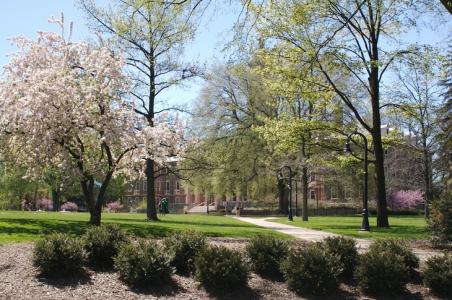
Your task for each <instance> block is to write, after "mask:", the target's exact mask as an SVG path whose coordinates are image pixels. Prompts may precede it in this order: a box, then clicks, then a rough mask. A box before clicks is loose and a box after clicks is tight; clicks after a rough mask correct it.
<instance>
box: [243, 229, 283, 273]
mask: <svg viewBox="0 0 452 300" xmlns="http://www.w3.org/2000/svg"><path fill="white" fill-rule="evenodd" d="M246 252H247V255H248V257H249V259H250V260H251V268H252V270H253V271H255V272H256V273H257V274H259V275H261V276H263V277H269V278H280V277H281V276H282V273H281V270H280V266H281V262H282V261H283V260H284V259H285V258H286V257H287V254H288V252H289V244H288V243H287V241H284V240H281V239H278V238H276V237H272V236H267V235H258V236H256V237H254V238H252V239H251V240H250V242H249V243H248V245H247V246H246Z"/></svg>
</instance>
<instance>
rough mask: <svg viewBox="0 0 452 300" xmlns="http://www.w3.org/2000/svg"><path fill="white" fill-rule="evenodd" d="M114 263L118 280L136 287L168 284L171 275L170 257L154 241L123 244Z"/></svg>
mask: <svg viewBox="0 0 452 300" xmlns="http://www.w3.org/2000/svg"><path fill="white" fill-rule="evenodd" d="M114 262H115V268H116V269H117V270H118V273H119V278H120V279H121V280H122V281H124V282H125V283H127V284H129V285H132V286H137V287H145V286H149V285H153V286H157V285H159V284H165V283H168V282H170V280H171V274H172V273H173V268H172V267H171V256H170V255H169V254H168V253H167V252H166V251H165V249H164V247H163V246H162V245H160V244H158V243H156V242H155V241H146V240H139V241H138V242H133V243H127V244H124V245H123V246H122V247H121V248H120V249H119V252H118V255H117V256H116V257H115V259H114Z"/></svg>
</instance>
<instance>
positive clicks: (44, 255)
mask: <svg viewBox="0 0 452 300" xmlns="http://www.w3.org/2000/svg"><path fill="white" fill-rule="evenodd" d="M85 259H86V254H85V251H84V250H83V243H82V241H81V240H80V239H79V238H74V237H72V236H70V235H67V234H63V233H55V234H51V235H48V236H46V237H44V238H43V239H42V240H39V241H37V242H36V243H35V247H34V249H33V258H32V261H33V265H34V266H35V267H36V268H38V270H39V271H40V272H41V274H43V275H46V276H59V275H72V274H77V273H80V272H82V271H83V265H84V264H85Z"/></svg>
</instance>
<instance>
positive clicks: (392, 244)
mask: <svg viewBox="0 0 452 300" xmlns="http://www.w3.org/2000/svg"><path fill="white" fill-rule="evenodd" d="M369 251H375V252H385V251H389V252H392V253H395V254H397V255H398V256H400V257H402V259H403V262H404V263H405V265H406V267H407V268H408V271H409V272H410V274H411V275H414V273H415V269H417V268H419V258H418V257H417V256H416V255H415V254H414V253H413V250H411V249H410V247H409V246H408V244H407V243H406V242H405V241H402V240H400V239H382V240H376V241H375V242H373V243H372V244H371V245H370V247H369Z"/></svg>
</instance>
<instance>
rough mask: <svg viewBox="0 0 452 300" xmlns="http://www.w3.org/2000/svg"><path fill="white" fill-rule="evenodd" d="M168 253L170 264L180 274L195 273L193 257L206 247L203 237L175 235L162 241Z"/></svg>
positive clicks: (186, 234)
mask: <svg viewBox="0 0 452 300" xmlns="http://www.w3.org/2000/svg"><path fill="white" fill-rule="evenodd" d="M163 244H164V245H165V248H166V249H167V251H168V253H170V254H171V257H172V259H171V264H172V266H173V267H175V268H176V270H177V272H178V273H180V274H190V273H192V272H194V271H195V265H194V261H195V257H196V255H198V253H199V252H200V251H201V250H202V249H204V248H205V247H206V238H205V236H204V235H202V234H200V233H196V232H192V231H189V232H182V233H176V234H173V235H172V236H170V237H168V238H166V239H165V240H164V241H163Z"/></svg>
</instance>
